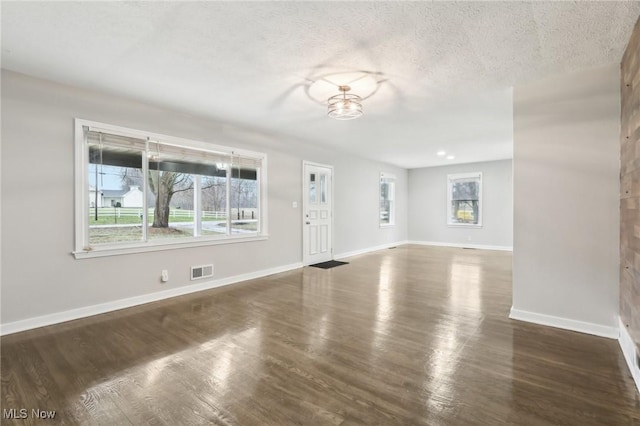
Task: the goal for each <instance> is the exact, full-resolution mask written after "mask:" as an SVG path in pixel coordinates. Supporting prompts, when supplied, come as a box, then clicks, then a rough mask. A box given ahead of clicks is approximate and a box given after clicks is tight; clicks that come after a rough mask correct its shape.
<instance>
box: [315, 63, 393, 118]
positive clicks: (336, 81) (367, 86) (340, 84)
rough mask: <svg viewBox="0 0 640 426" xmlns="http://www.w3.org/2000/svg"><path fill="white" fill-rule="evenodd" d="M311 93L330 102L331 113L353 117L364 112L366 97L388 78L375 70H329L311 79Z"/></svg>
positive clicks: (327, 104) (319, 101)
mask: <svg viewBox="0 0 640 426" xmlns="http://www.w3.org/2000/svg"><path fill="white" fill-rule="evenodd" d="M310 81H311V83H310V84H309V85H308V86H307V94H308V95H309V97H310V98H311V99H313V100H314V101H316V102H318V103H319V104H322V105H326V106H327V108H328V110H327V115H328V116H329V117H331V118H335V119H336V120H353V119H354V118H358V117H361V116H362V114H363V113H364V110H363V107H362V101H363V100H364V99H367V98H369V97H371V96H372V95H374V94H375V93H376V92H377V91H378V89H379V87H380V84H381V83H382V82H384V81H385V80H384V78H383V76H382V74H381V73H377V72H371V71H348V72H338V73H333V74H325V75H321V76H318V77H316V78H312V79H310Z"/></svg>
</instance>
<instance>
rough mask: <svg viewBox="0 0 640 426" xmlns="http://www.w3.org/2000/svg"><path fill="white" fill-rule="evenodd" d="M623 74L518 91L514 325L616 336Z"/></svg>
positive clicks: (560, 80)
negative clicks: (523, 321)
mask: <svg viewBox="0 0 640 426" xmlns="http://www.w3.org/2000/svg"><path fill="white" fill-rule="evenodd" d="M619 85H620V71H619V66H618V65H611V66H606V67H598V68H593V69H588V70H584V71H580V72H576V73H571V74H564V75H559V76H555V77H552V78H549V79H545V80H542V81H537V82H533V83H530V84H526V85H522V86H516V87H515V88H514V160H513V162H514V164H513V173H514V248H513V253H514V257H513V309H512V317H514V318H517V319H528V320H531V321H533V322H541V323H546V324H548V325H555V326H559V327H562V328H569V329H574V330H578V331H583V332H588V333H589V332H590V333H592V334H600V335H607V336H609V337H617V330H618V327H617V323H618V319H617V315H618V293H619V285H618V282H619V280H618V277H619V273H618V265H619V250H618V247H619V246H618V242H619V211H618V205H619V198H618V197H619V189H620V185H619V171H620V168H619V147H618V138H619V133H620V87H619Z"/></svg>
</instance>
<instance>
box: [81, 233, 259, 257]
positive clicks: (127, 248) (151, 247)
mask: <svg viewBox="0 0 640 426" xmlns="http://www.w3.org/2000/svg"><path fill="white" fill-rule="evenodd" d="M267 239H269V236H268V235H266V234H263V235H252V236H247V237H234V238H224V239H200V238H198V239H189V240H186V241H181V242H171V243H167V242H166V240H164V241H152V242H148V243H144V244H138V245H118V246H115V245H113V246H102V247H100V246H99V247H95V248H93V249H91V250H78V251H74V252H72V253H71V254H73V256H74V257H75V258H76V259H91V258H94V257H106V256H120V255H123V254H136V253H147V252H152V251H163V250H176V249H182V248H191V247H203V246H215V245H220V244H235V243H248V242H251V241H264V240H267Z"/></svg>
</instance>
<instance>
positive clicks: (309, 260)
mask: <svg viewBox="0 0 640 426" xmlns="http://www.w3.org/2000/svg"><path fill="white" fill-rule="evenodd" d="M302 169H303V170H302V179H303V185H302V191H303V194H302V226H303V228H302V245H303V254H302V262H303V263H304V264H305V265H313V264H314V263H320V262H326V261H327V260H331V259H333V245H332V244H333V243H332V238H331V235H332V233H333V226H332V225H333V210H332V209H333V207H332V199H333V167H331V166H324V165H321V164H314V163H309V162H306V161H305V162H304V163H303V167H302Z"/></svg>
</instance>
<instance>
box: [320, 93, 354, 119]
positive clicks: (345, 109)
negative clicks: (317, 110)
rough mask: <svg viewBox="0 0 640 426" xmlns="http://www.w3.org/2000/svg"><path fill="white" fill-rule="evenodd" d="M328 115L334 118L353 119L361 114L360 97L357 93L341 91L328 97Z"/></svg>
mask: <svg viewBox="0 0 640 426" xmlns="http://www.w3.org/2000/svg"><path fill="white" fill-rule="evenodd" d="M327 103H328V105H329V111H328V113H327V114H328V115H329V117H331V118H335V119H336V120H353V119H354V118H358V117H360V116H361V115H362V99H361V98H360V96H358V95H354V94H351V93H346V91H343V93H341V94H339V95H335V96H332V97H330V98H329V100H328V101H327Z"/></svg>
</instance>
